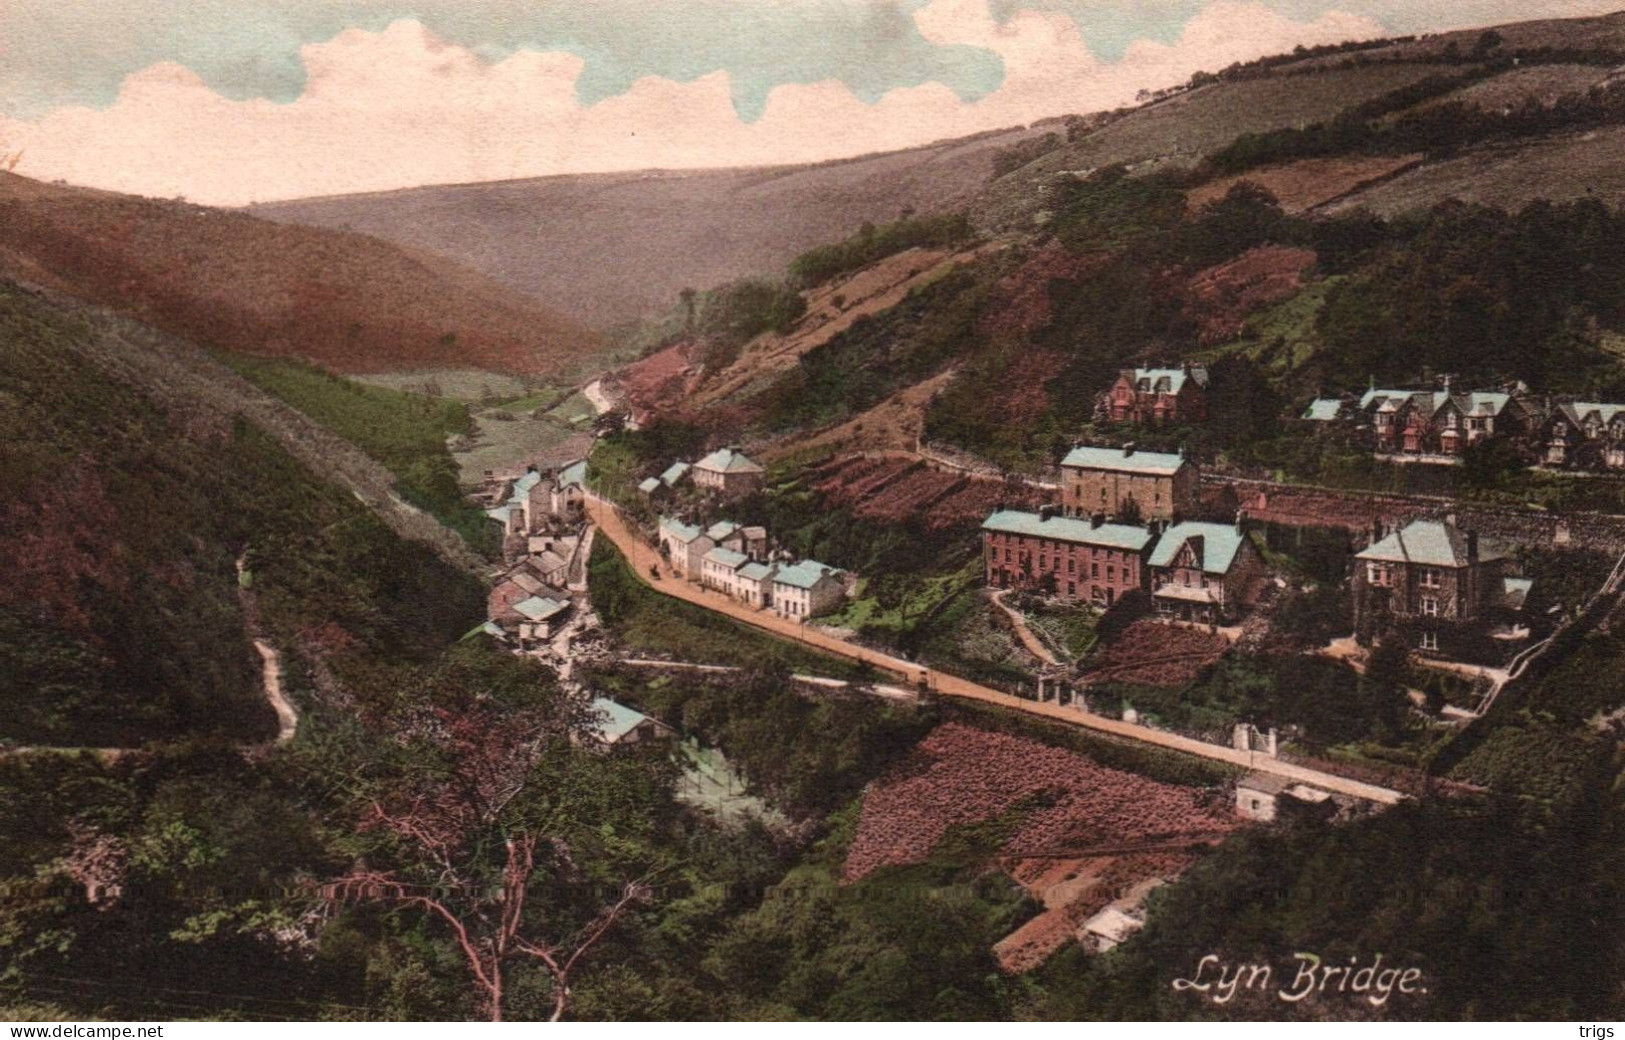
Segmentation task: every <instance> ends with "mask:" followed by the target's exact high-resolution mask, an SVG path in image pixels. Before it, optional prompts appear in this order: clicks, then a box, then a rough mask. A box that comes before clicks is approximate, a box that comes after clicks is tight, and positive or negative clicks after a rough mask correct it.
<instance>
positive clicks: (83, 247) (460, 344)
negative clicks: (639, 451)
mask: <svg viewBox="0 0 1625 1040" xmlns="http://www.w3.org/2000/svg"><path fill="white" fill-rule="evenodd" d="M0 274H5V275H8V276H11V277H13V278H16V279H19V280H21V281H24V282H27V283H31V284H35V285H40V286H43V287H46V288H50V289H54V290H58V291H61V292H65V293H68V294H71V295H73V296H75V297H77V298H79V299H82V300H85V301H87V302H91V303H96V304H100V305H103V306H106V307H110V308H113V309H115V310H118V311H120V312H121V313H124V314H126V315H128V316H130V317H133V318H136V319H139V320H141V321H144V322H146V323H148V324H151V325H153V326H156V327H158V328H161V329H163V330H165V331H167V332H171V333H173V334H176V335H179V336H183V337H185V338H187V339H190V340H192V341H194V342H196V343H199V344H202V345H206V346H211V347H218V348H223V349H228V350H232V351H236V352H239V353H246V354H256V355H261V356H270V357H284V358H299V359H303V360H307V361H311V362H315V363H317V364H320V365H322V366H323V367H325V368H329V369H332V370H334V371H338V372H356V373H359V372H382V371H399V370H414V369H424V368H436V367H439V368H484V369H490V370H494V371H501V372H511V373H514V374H519V375H530V376H549V375H557V374H560V373H563V372H564V371H565V370H567V369H569V368H570V367H571V366H572V365H573V364H576V363H578V362H579V361H580V360H581V359H582V358H584V357H590V356H593V355H595V354H596V353H598V352H599V351H601V350H602V349H604V344H603V342H602V341H601V340H600V339H599V338H598V336H597V335H596V334H595V333H593V332H591V331H590V330H588V329H586V328H585V327H583V326H581V325H580V324H578V323H576V322H574V321H572V320H571V319H569V318H566V317H564V316H563V315H561V314H558V313H557V312H555V311H552V310H550V309H548V308H547V307H545V306H543V305H542V304H540V303H538V302H537V301H536V300H535V299H534V298H532V297H529V296H525V295H523V294H521V293H518V292H515V291H514V290H512V289H510V288H508V287H506V286H504V285H501V284H500V283H498V282H495V281H493V280H492V279H490V278H488V277H486V276H484V275H481V274H478V273H476V272H473V271H470V270H467V269H465V268H462V267H459V266H458V265H456V264H455V263H452V262H449V261H447V260H444V259H442V258H440V257H437V256H433V255H429V254H425V253H419V252H415V251H412V250H409V249H404V248H402V247H400V246H398V245H393V244H390V243H388V242H384V241H382V240H379V239H376V238H371V237H368V236H366V235H361V234H356V233H354V232H348V231H336V230H329V229H320V228H306V227H297V226H293V225H288V224H279V223H276V222H274V221H269V220H262V219H259V218H257V217H253V216H250V215H248V214H245V213H238V212H231V211H226V210H219V209H211V208H208V207H204V206H194V205H189V204H187V203H184V202H180V201H167V202H166V201H158V200H154V199H145V198H136V197H134V196H128V195H119V194H115V193H111V192H103V191H92V190H88V189H82V188H71V187H64V186H60V185H48V184H42V183H40V182H38V181H33V180H29V179H27V178H23V177H19V176H16V175H14V174H0Z"/></svg>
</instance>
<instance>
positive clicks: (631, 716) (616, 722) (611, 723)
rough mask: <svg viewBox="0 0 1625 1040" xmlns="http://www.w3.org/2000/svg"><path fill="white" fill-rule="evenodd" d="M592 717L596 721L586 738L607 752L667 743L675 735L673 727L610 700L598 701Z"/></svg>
mask: <svg viewBox="0 0 1625 1040" xmlns="http://www.w3.org/2000/svg"><path fill="white" fill-rule="evenodd" d="M592 713H593V721H592V722H591V723H590V724H589V725H588V727H587V731H586V735H587V736H588V737H589V738H590V739H591V740H593V741H594V742H595V743H597V744H598V745H600V746H602V747H605V748H611V747H623V746H627V745H632V744H643V743H647V742H649V741H651V740H664V739H666V738H667V737H670V736H671V735H672V729H671V727H670V726H667V725H666V724H665V723H663V722H659V721H657V720H655V719H652V718H650V717H649V716H647V715H645V714H643V712H641V711H637V710H636V709H633V708H628V707H627V706H626V705H624V704H621V703H620V702H618V701H612V700H610V699H609V698H608V697H594V698H593V700H592Z"/></svg>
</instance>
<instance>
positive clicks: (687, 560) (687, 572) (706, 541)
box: [660, 516, 716, 581]
mask: <svg viewBox="0 0 1625 1040" xmlns="http://www.w3.org/2000/svg"><path fill="white" fill-rule="evenodd" d="M715 547H716V542H714V541H712V540H711V539H710V538H708V537H707V536H706V534H705V532H704V531H702V530H700V529H699V528H698V527H695V526H694V525H692V524H685V523H683V522H682V521H681V520H678V519H677V518H676V517H670V516H663V517H661V518H660V554H661V555H662V556H664V557H665V558H666V562H667V563H669V564H671V569H672V570H674V571H676V572H677V575H678V577H682V578H687V579H688V580H689V581H699V580H700V561H701V560H703V559H704V558H705V554H706V553H708V552H710V551H711V550H712V549H714V548H715Z"/></svg>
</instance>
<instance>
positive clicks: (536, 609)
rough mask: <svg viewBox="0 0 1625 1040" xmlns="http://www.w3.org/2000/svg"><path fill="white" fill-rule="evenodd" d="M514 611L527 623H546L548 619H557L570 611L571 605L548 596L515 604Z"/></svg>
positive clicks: (534, 597) (535, 597)
mask: <svg viewBox="0 0 1625 1040" xmlns="http://www.w3.org/2000/svg"><path fill="white" fill-rule="evenodd" d="M513 609H514V611H515V612H516V613H518V614H519V615H520V616H521V617H523V618H525V619H526V620H527V621H546V620H547V619H548V618H551V617H557V616H558V615H560V614H562V613H564V612H565V611H566V610H569V609H570V605H569V604H568V603H560V602H559V601H558V600H556V599H552V598H550V597H548V596H532V597H530V598H529V599H525V600H520V601H519V602H518V603H515V604H514V605H513Z"/></svg>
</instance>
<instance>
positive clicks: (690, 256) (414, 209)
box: [250, 126, 1056, 328]
mask: <svg viewBox="0 0 1625 1040" xmlns="http://www.w3.org/2000/svg"><path fill="white" fill-rule="evenodd" d="M1052 129H1056V128H1055V127H1044V126H1038V127H1034V128H1031V129H1021V128H1017V129H1013V130H1007V131H1002V132H999V133H994V134H986V135H982V136H978V137H973V138H968V139H963V140H956V141H947V142H943V143H941V144H934V145H929V146H926V147H923V148H914V149H909V150H907V151H899V152H890V153H886V154H884V155H872V156H864V157H861V158H856V159H848V160H842V161H838V162H827V163H819V164H816V165H808V166H785V167H776V168H770V169H724V170H702V171H696V172H662V171H648V172H644V173H616V174H600V175H588V176H565V177H544V178H538V179H534V180H519V181H503V182H497V183H489V184H460V185H446V186H438V187H427V188H413V189H408V190H404V191H392V192H381V193H376V194H366V195H345V196H336V197H332V198H316V199H304V200H297V201H293V202H278V203H267V204H264V205H261V206H256V207H254V208H253V209H252V210H250V212H252V213H254V214H255V215H257V216H263V217H269V218H272V219H275V220H280V221H286V222H289V223H298V224H306V225H312V226H318V227H329V228H350V229H354V230H356V231H362V232H366V233H367V234H371V235H377V236H378V237H380V238H384V239H388V240H390V241H393V242H398V243H401V244H402V245H405V246H408V247H414V248H420V249H426V250H431V251H433V252H436V253H440V254H442V255H444V256H447V257H450V258H451V259H453V260H456V261H458V262H459V263H462V264H465V265H467V266H468V267H470V268H472V269H474V270H478V271H481V272H483V273H484V274H487V275H489V276H491V277H492V278H495V279H497V280H498V281H501V282H502V283H504V284H505V285H507V286H509V287H510V288H513V289H518V290H520V291H521V292H525V293H529V294H531V295H532V296H534V297H536V298H537V299H540V300H545V301H548V302H549V303H552V304H554V305H555V306H559V307H561V308H562V309H564V310H565V311H567V312H568V313H570V314H571V315H573V316H574V317H576V318H578V319H579V320H581V321H583V322H585V323H587V324H588V325H591V326H593V327H594V328H607V327H610V326H613V325H616V324H619V323H622V322H627V321H632V320H634V319H637V318H642V317H646V316H649V315H651V314H653V313H656V312H658V311H660V310H662V309H664V308H667V307H669V306H671V304H672V303H673V301H674V300H675V299H676V296H677V293H678V291H679V290H681V289H683V288H685V287H692V288H696V289H704V288H707V287H709V286H712V285H717V284H720V283H722V282H726V281H730V280H732V279H735V278H740V277H744V276H747V275H757V274H765V273H771V272H774V271H777V270H779V269H780V268H782V267H783V266H784V265H785V264H786V263H788V262H789V261H790V260H791V258H793V257H794V256H796V255H797V254H799V253H801V252H802V251H804V250H807V249H810V248H812V247H813V246H817V245H822V244H823V243H825V242H829V241H832V240H835V239H839V238H843V237H845V236H846V235H847V234H849V233H851V232H852V231H855V230H856V229H857V228H858V227H859V226H860V225H862V224H863V223H864V222H866V221H870V222H875V223H879V222H881V221H886V220H891V219H893V218H894V217H896V216H897V215H898V213H899V212H900V211H902V210H905V209H913V210H917V211H920V212H922V213H923V212H941V211H945V210H951V209H957V208H960V207H962V206H964V205H965V204H966V203H967V202H968V201H969V200H970V198H971V197H972V196H973V195H974V194H975V193H976V192H977V191H979V190H980V189H981V188H982V186H983V184H985V183H986V181H987V180H988V178H989V176H990V174H991V173H992V170H993V157H994V156H995V155H996V154H997V153H998V152H999V151H1001V150H1002V149H1005V148H1008V147H1010V146H1011V145H1013V144H1016V143H1019V142H1021V141H1024V140H1027V139H1029V138H1032V137H1041V136H1042V135H1043V134H1044V133H1046V132H1047V131H1048V130H1052Z"/></svg>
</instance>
